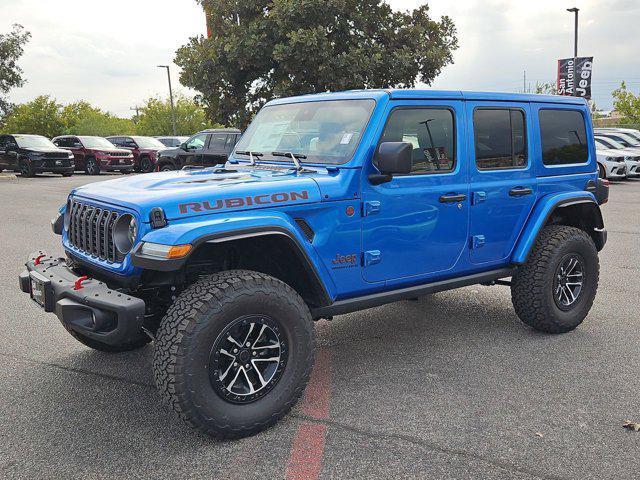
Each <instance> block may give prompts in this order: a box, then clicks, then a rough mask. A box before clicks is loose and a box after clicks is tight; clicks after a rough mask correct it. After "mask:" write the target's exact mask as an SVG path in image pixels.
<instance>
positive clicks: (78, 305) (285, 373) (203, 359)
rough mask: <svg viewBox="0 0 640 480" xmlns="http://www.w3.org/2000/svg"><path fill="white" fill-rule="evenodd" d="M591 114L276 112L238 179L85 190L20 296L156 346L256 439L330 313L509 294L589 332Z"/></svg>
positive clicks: (201, 406)
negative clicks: (462, 290) (470, 294)
mask: <svg viewBox="0 0 640 480" xmlns="http://www.w3.org/2000/svg"><path fill="white" fill-rule="evenodd" d="M589 115H590V113H589V108H588V106H587V104H586V102H585V101H584V100H583V99H579V98H573V97H546V96H539V95H517V94H487V93H478V94H475V93H461V92H438V91H434V90H424V91H421V90H384V91H383V90H370V91H366V90H365V91H353V92H344V93H340V94H322V95H310V96H305V97H299V98H284V99H278V100H274V101H271V102H269V103H267V104H266V106H265V107H264V108H263V109H262V110H261V111H260V112H259V113H258V114H257V115H256V117H255V119H254V120H253V122H252V124H251V125H250V126H249V127H248V129H247V131H246V132H245V134H244V135H243V136H242V138H241V139H240V141H239V142H238V144H237V146H236V148H235V150H234V151H233V153H231V155H230V156H229V162H228V167H227V166H225V168H218V167H211V168H202V169H191V170H181V171H173V172H168V171H165V172H158V173H151V174H147V175H145V176H144V177H143V176H127V177H123V178H119V179H116V180H110V181H109V182H99V183H93V184H89V185H85V186H82V187H79V188H77V189H75V190H74V191H72V192H71V194H70V195H69V197H68V200H67V202H66V204H65V205H63V206H62V207H61V208H60V211H59V216H58V218H56V219H54V220H53V222H52V226H53V230H54V232H55V233H56V234H59V235H61V240H62V247H63V249H64V252H65V255H66V258H58V257H57V256H52V255H49V254H48V253H46V252H44V251H42V250H36V249H37V247H35V248H34V252H33V254H31V256H30V257H29V259H28V261H27V264H26V266H27V269H26V270H25V271H24V272H23V273H22V274H21V275H20V287H21V289H22V291H23V292H25V293H26V294H28V295H30V296H31V298H33V300H34V302H35V303H34V304H35V305H37V306H38V307H39V308H41V309H43V310H44V311H45V312H51V313H55V314H56V315H57V316H58V317H59V319H60V321H61V322H62V324H63V326H64V328H66V330H67V331H68V332H69V333H70V334H71V335H72V336H73V337H75V338H76V339H77V340H78V341H79V342H81V343H83V344H85V345H86V346H88V347H90V348H94V349H96V350H101V351H106V352H123V351H128V350H133V349H136V348H140V347H143V346H144V345H146V344H147V343H150V342H152V341H153V343H154V345H153V349H154V354H153V374H154V378H155V383H156V385H157V387H158V389H159V390H160V391H161V392H162V394H163V395H164V397H165V398H166V400H167V401H168V404H169V405H170V406H171V407H172V408H173V409H174V410H175V411H176V413H177V414H178V415H179V416H180V417H181V418H182V419H183V420H185V421H186V422H187V424H188V425H190V426H192V427H195V428H197V429H199V430H201V431H203V432H205V433H207V434H210V435H213V436H216V437H227V438H233V437H242V436H247V435H251V434H254V433H256V432H258V431H260V430H263V429H265V428H267V427H269V426H270V425H273V424H274V423H275V422H277V421H278V420H279V419H280V418H282V417H283V416H284V415H286V414H287V412H288V411H289V410H290V409H291V407H292V406H293V405H294V404H295V403H296V401H297V400H298V399H299V398H300V396H301V395H302V393H303V392H304V389H305V386H306V384H307V381H308V379H309V375H310V372H311V369H312V367H313V358H314V348H315V331H314V324H313V322H314V320H318V319H320V318H332V317H333V316H335V315H340V314H344V313H349V312H354V311H357V310H362V309H367V308H371V307H375V306H378V305H383V304H385V303H389V302H394V301H397V300H402V299H412V298H416V297H420V296H421V295H426V294H429V293H434V292H440V291H443V290H448V289H453V288H459V287H463V286H466V285H475V284H485V285H495V284H500V285H505V284H506V285H510V288H511V297H512V300H513V305H514V307H515V314H516V315H517V316H518V317H519V318H520V319H521V320H522V322H524V324H526V325H528V326H529V327H530V328H533V329H535V330H539V331H541V332H547V333H551V334H557V333H563V332H568V331H570V330H573V329H574V328H576V327H577V326H578V325H580V324H581V323H582V321H583V320H584V319H585V318H586V317H587V315H588V313H589V310H590V309H591V306H592V304H593V301H594V298H595V296H596V290H597V288H598V275H599V260H598V252H599V251H600V250H601V249H602V248H603V247H604V245H605V243H606V240H607V232H606V230H605V228H604V223H603V219H602V213H601V211H600V206H601V204H603V203H605V202H606V201H607V197H608V187H607V184H606V182H603V181H601V180H599V178H598V167H597V163H596V151H595V147H594V144H593V138H594V137H593V132H592V126H591V121H590V118H589ZM16 148H18V147H16ZM14 150H15V149H14ZM70 168H71V167H70ZM419 354H420V355H424V354H425V352H423V351H420V352H419ZM427 354H428V353H427Z"/></svg>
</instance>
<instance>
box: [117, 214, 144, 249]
mask: <svg viewBox="0 0 640 480" xmlns="http://www.w3.org/2000/svg"><path fill="white" fill-rule="evenodd" d="M137 236H138V222H136V219H135V218H133V215H129V214H128V213H127V214H125V215H122V216H121V217H120V218H118V220H117V221H116V224H115V225H114V227H113V241H114V243H115V245H116V248H117V249H118V251H119V252H120V253H122V254H123V255H126V254H127V253H129V252H130V251H131V249H132V248H133V244H134V243H135V241H136V238H137Z"/></svg>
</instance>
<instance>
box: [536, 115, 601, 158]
mask: <svg viewBox="0 0 640 480" xmlns="http://www.w3.org/2000/svg"><path fill="white" fill-rule="evenodd" d="M539 119H540V139H541V143H542V163H544V164H545V165H547V166H555V165H575V164H581V163H587V162H588V161H589V144H588V142H587V128H586V124H585V119H584V115H583V114H582V112H580V111H578V110H551V109H542V110H540V114H539Z"/></svg>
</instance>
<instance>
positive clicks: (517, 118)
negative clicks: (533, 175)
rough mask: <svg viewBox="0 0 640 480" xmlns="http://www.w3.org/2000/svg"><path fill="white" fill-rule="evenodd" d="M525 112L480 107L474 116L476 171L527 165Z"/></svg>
mask: <svg viewBox="0 0 640 480" xmlns="http://www.w3.org/2000/svg"><path fill="white" fill-rule="evenodd" d="M524 122H525V118H524V112H523V111H522V110H518V109H508V108H481V109H476V111H475V112H474V113H473V129H474V138H475V147H476V165H477V167H478V170H503V169H513V168H524V167H526V166H527V141H526V129H525V123H524Z"/></svg>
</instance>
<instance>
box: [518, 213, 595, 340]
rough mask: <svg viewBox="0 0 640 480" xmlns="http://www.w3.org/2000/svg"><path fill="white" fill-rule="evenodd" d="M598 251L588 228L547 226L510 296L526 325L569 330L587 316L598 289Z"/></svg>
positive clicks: (519, 273)
mask: <svg viewBox="0 0 640 480" xmlns="http://www.w3.org/2000/svg"><path fill="white" fill-rule="evenodd" d="M599 274H600V264H599V260H598V251H597V249H596V246H595V244H594V243H593V240H592V239H591V237H590V236H589V235H588V234H587V233H586V232H585V231H584V230H580V229H578V228H574V227H568V226H565V225H551V226H548V227H545V228H544V230H543V231H542V233H541V234H540V236H539V237H538V239H537V240H536V244H535V246H534V248H533V251H532V252H531V255H530V256H529V259H528V260H527V263H526V264H525V265H523V266H522V267H520V268H519V269H518V271H517V272H516V274H515V275H514V276H513V279H512V280H513V281H512V284H511V299H512V301H513V306H514V308H515V310H516V313H517V314H518V317H520V320H522V321H523V322H524V323H526V324H527V325H529V326H530V327H532V328H534V329H535V330H539V331H542V332H547V333H565V332H569V331H571V330H573V329H575V328H576V327H577V326H578V325H580V324H581V323H582V321H583V320H584V319H585V317H586V316H587V314H588V313H589V310H590V309H591V306H592V305H593V301H594V299H595V296H596V292H597V290H598V279H599Z"/></svg>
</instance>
